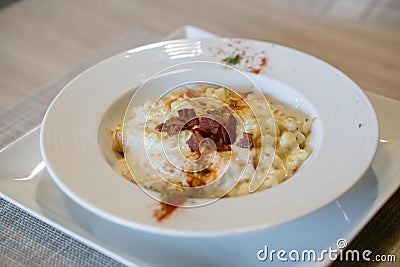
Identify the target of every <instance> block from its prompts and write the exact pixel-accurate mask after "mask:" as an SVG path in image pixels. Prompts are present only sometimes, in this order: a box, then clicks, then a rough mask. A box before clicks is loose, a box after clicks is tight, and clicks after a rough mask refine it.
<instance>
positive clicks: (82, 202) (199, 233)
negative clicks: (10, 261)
mask: <svg viewBox="0 0 400 267" xmlns="http://www.w3.org/2000/svg"><path fill="white" fill-rule="evenodd" d="M210 39H219V40H222V39H225V40H229V39H232V38H219V37H215V38H210ZM234 39H238V38H234ZM240 40H245V41H250V42H257V43H259V44H272V43H269V42H264V41H260V40H251V39H240ZM182 41H189V42H192V41H193V40H188V39H181V40H172V41H161V42H157V43H153V44H148V45H144V46H141V47H138V48H133V49H130V50H127V51H124V52H122V53H119V54H116V55H114V56H111V57H109V58H107V59H104V60H102V61H100V62H98V63H96V64H94V65H93V66H91V67H89V68H88V69H86V70H84V71H83V72H81V73H80V74H78V75H77V76H76V77H74V78H73V79H72V80H71V81H70V82H69V83H68V84H67V85H65V86H64V88H63V89H62V90H61V91H60V92H59V93H58V94H57V96H56V97H55V98H54V100H53V101H52V103H51V104H50V106H49V108H48V109H47V111H46V114H45V116H44V119H43V123H42V128H41V132H40V150H41V153H42V156H43V159H44V160H45V162H46V166H47V169H48V171H49V173H50V174H51V176H52V178H53V180H54V181H55V182H56V184H57V185H58V186H59V187H60V188H61V189H62V191H64V192H66V193H67V195H68V196H69V197H71V198H72V199H73V200H74V201H75V202H77V203H78V204H79V205H82V206H84V207H86V208H88V207H89V210H92V211H94V212H95V213H96V214H98V215H100V216H102V217H104V218H106V219H110V215H111V217H112V219H111V221H114V222H117V223H119V224H122V225H125V226H128V227H133V228H135V229H140V230H145V231H148V232H153V233H158V234H168V235H183V236H210V235H213V236H214V235H226V234H229V235H231V234H235V233H242V232H248V231H253V230H260V229H263V228H266V227H272V226H276V225H275V224H273V225H270V226H265V225H264V226H261V227H259V228H255V227H252V228H251V229H247V228H246V229H236V230H235V231H229V229H228V231H226V232H225V231H221V230H218V231H204V230H195V231H189V230H176V229H167V228H154V227H153V226H149V227H147V226H146V225H143V224H137V223H135V222H132V221H127V220H126V219H122V218H118V217H116V216H115V215H113V214H110V213H108V212H105V211H103V210H102V209H99V208H98V207H96V206H94V205H92V204H91V203H87V202H86V201H85V200H82V199H81V198H80V197H79V196H77V195H76V194H75V193H74V192H73V191H71V190H70V189H69V188H68V187H67V186H66V185H65V184H63V182H62V181H61V180H60V179H59V178H58V176H57V172H56V171H55V170H53V168H52V166H51V164H49V159H48V157H47V154H46V148H45V145H44V138H45V136H44V131H45V130H44V129H45V128H46V120H47V117H48V116H49V115H48V114H49V112H51V110H52V109H53V108H54V105H56V103H57V101H58V99H59V98H62V97H63V94H64V93H65V91H67V90H68V88H70V87H69V86H70V85H71V84H72V83H74V82H75V81H76V80H78V79H79V78H80V77H82V76H83V75H85V74H86V73H87V72H89V71H90V70H91V69H92V68H96V66H98V65H99V64H100V63H102V62H105V61H107V60H110V59H111V58H116V57H119V56H121V55H123V54H125V53H127V52H129V53H137V52H141V51H145V50H148V49H152V48H159V47H162V46H163V45H165V44H168V43H179V42H182ZM277 46H280V47H282V48H285V49H289V50H291V51H292V52H295V53H300V54H301V55H302V56H307V57H310V58H312V59H313V60H317V61H318V62H319V63H322V64H325V65H326V66H328V67H329V68H331V69H333V70H335V71H336V72H337V73H338V74H340V75H341V76H342V77H343V78H345V79H346V80H347V81H348V82H351V83H352V84H353V87H354V89H356V90H358V93H359V95H361V96H362V97H363V98H364V99H363V100H364V103H365V104H367V105H368V106H369V109H370V110H371V111H372V113H371V114H370V115H373V116H374V118H371V119H372V121H374V122H375V124H376V128H375V129H376V132H375V133H374V134H375V136H376V143H374V144H372V146H373V147H374V148H373V150H374V153H372V155H370V157H369V159H368V164H367V166H370V164H371V162H372V160H373V158H374V157H375V154H376V148H377V145H378V138H379V126H378V120H377V116H376V112H375V110H374V108H373V106H372V104H371V102H370V101H369V99H368V97H367V96H366V95H365V93H364V92H363V91H362V90H361V88H360V87H359V86H358V85H357V84H356V83H355V82H354V81H353V80H352V79H350V78H349V77H348V76H347V75H346V74H344V73H343V72H342V71H340V70H338V69H337V68H336V67H334V66H332V65H330V64H328V63H326V62H325V61H323V60H321V59H319V58H317V57H315V56H313V55H309V54H307V53H304V52H302V51H299V50H296V49H294V48H290V47H287V46H282V45H277ZM128 90H129V89H126V90H124V91H121V93H122V94H124V93H126V92H128ZM116 98H117V97H116ZM109 167H111V166H109ZM367 170H368V167H366V168H365V170H364V171H363V172H362V174H361V175H359V177H358V178H357V179H355V180H354V182H353V184H352V185H351V186H349V187H348V189H347V190H346V191H343V192H342V193H341V194H340V195H337V198H339V197H340V196H342V195H343V194H345V193H346V192H347V191H348V190H350V189H351V187H352V186H353V185H354V184H355V183H356V182H357V181H358V180H359V179H360V178H361V177H362V175H363V174H364V173H365V172H366V171H367ZM269 190H271V189H269ZM334 200H335V199H333V200H331V201H330V202H328V203H324V204H323V205H321V206H320V207H318V208H316V209H314V210H311V211H309V212H308V213H303V214H302V215H301V216H297V217H296V218H294V219H299V218H302V217H304V216H306V215H308V214H309V213H311V212H314V211H316V210H318V209H320V208H322V207H324V206H326V205H328V204H329V203H331V202H332V201H334ZM119 219H121V220H119ZM292 220H293V219H291V220H289V221H287V222H290V221H292ZM280 224H281V223H278V225H280Z"/></svg>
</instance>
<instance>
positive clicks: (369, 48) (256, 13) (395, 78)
mask: <svg viewBox="0 0 400 267" xmlns="http://www.w3.org/2000/svg"><path fill="white" fill-rule="evenodd" d="M0 4H1V3H0ZM0 6H1V5H0ZM186 24H191V25H194V26H197V27H201V28H204V29H206V30H209V31H211V32H213V33H215V34H218V35H220V36H227V37H240V38H250V39H258V40H264V41H269V42H274V43H279V44H283V45H286V46H290V47H293V48H295V49H298V50H301V51H304V52H307V53H310V54H312V55H314V56H317V57H319V58H321V59H323V60H325V61H327V62H328V63H330V64H332V65H334V66H335V67H337V68H338V69H340V70H342V71H343V72H344V73H346V74H347V75H348V76H349V77H351V78H352V79H353V80H354V81H355V82H356V83H358V84H359V85H360V87H362V88H363V89H365V90H368V91H371V92H375V93H378V94H381V95H385V96H388V97H391V98H394V99H397V100H400V75H399V74H400V1H399V0H362V1H361V0H352V1H349V0H281V1H278V0H269V1H266V0H247V1H228V0H217V1H213V0H203V1H192V0H186V1H179V0H168V1H161V0H160V1H155V0H146V1H145V0H114V1H95V0H86V1H80V0H69V1H60V0H41V1H38V0H22V1H16V2H14V3H12V4H9V5H7V6H5V7H3V8H2V9H0V96H1V97H0V118H4V116H3V117H2V115H4V114H6V113H7V112H9V111H10V110H13V109H15V107H16V106H18V105H19V106H20V107H22V108H24V106H25V105H26V103H28V102H29V99H31V98H32V97H33V96H35V97H37V96H38V95H39V96H40V95H41V94H43V93H45V92H46V91H48V90H50V88H54V86H61V85H62V84H63V83H65V82H66V81H68V79H70V78H71V77H73V76H74V75H75V74H77V73H79V72H80V71H81V70H83V69H84V68H86V67H88V66H89V65H91V64H93V63H95V62H96V61H98V60H100V59H102V58H104V57H107V56H109V55H111V54H114V53H116V52H119V51H123V50H125V49H128V48H130V47H132V46H136V45H140V44H145V43H149V42H154V41H157V40H160V38H161V37H163V36H165V35H167V34H168V33H170V32H171V31H172V30H174V29H176V28H178V27H180V26H182V25H186ZM30 108H32V107H30ZM5 123H6V122H4V121H0V126H1V125H5ZM28 130H29V129H28V128H24V129H23V130H20V131H19V133H22V132H23V131H28ZM16 137H17V134H15V138H16ZM9 140H11V139H9ZM1 145H2V146H4V145H5V144H4V143H2V144H1ZM399 198H400V196H399V192H397V193H396V194H395V195H394V197H393V198H392V199H391V200H390V201H389V203H388V204H387V205H386V206H385V207H384V208H383V209H382V210H381V211H380V212H379V213H378V215H377V216H376V217H375V218H374V220H373V221H372V222H371V223H370V224H368V226H367V227H366V228H365V229H364V230H363V232H362V233H361V234H360V235H359V236H358V237H357V238H356V240H354V241H353V243H352V244H351V246H352V247H354V248H359V247H364V246H367V245H368V244H369V245H371V246H373V247H374V248H377V249H378V250H380V251H382V252H384V253H386V254H390V253H392V254H393V253H394V254H396V253H397V257H400V255H399V251H400V229H399V227H397V225H396V224H385V223H383V221H385V220H387V219H392V218H397V219H398V214H399V213H400V212H399V210H400V208H399V205H396V203H399ZM396 216H397V217H396ZM382 218H383V219H382ZM379 233H384V234H385V235H384V236H382V235H380V234H379ZM371 235H372V237H373V238H371ZM371 239H375V241H373V240H371ZM0 242H1V237H0ZM377 242H378V243H377ZM0 261H1V251H0Z"/></svg>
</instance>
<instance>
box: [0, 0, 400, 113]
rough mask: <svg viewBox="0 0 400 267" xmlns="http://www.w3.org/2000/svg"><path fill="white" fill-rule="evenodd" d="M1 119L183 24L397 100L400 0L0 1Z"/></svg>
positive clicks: (399, 94) (399, 70)
mask: <svg viewBox="0 0 400 267" xmlns="http://www.w3.org/2000/svg"><path fill="white" fill-rule="evenodd" d="M0 7H1V9H0V88H1V89H0V90H1V95H2V97H1V98H0V112H1V111H4V110H6V109H8V108H10V106H11V105H14V104H15V103H16V102H18V101H19V100H20V99H21V97H23V96H25V95H30V94H34V93H36V92H38V91H40V90H43V89H45V88H48V87H49V86H52V85H54V84H55V83H57V82H58V81H60V80H61V79H63V78H64V79H65V77H66V76H68V75H70V76H73V73H78V72H79V71H80V70H82V69H84V68H85V67H87V66H88V65H90V64H93V63H94V62H96V61H98V60H100V59H101V58H104V57H107V56H109V55H111V54H114V53H117V52H119V51H122V50H124V49H128V48H131V47H133V46H137V45H142V44H145V43H149V42H155V41H158V40H160V39H161V38H162V37H165V36H166V35H167V34H168V33H170V32H171V31H173V30H174V29H176V28H177V27H180V26H182V25H184V24H191V25H194V26H198V27H202V28H204V29H206V30H208V31H211V32H214V33H216V34H218V35H221V36H229V37H240V38H252V39H260V40H265V41H270V42H275V43H279V44H283V45H287V46H290V47H293V48H296V49H299V50H302V51H305V52H308V53H310V54H312V55H315V56H317V57H319V58H321V59H323V60H326V61H327V62H329V63H330V64H332V65H334V66H336V67H338V68H339V69H341V70H342V71H344V72H345V73H346V74H347V75H349V76H350V77H351V78H352V79H354V80H355V81H356V82H357V83H358V84H359V85H360V86H361V87H362V88H364V89H366V90H370V91H377V90H378V91H379V93H381V94H384V95H386V96H389V97H393V98H397V99H400V92H399V91H400V89H399V88H400V75H398V73H400V60H399V59H400V0H269V1H268V0H246V1H230V0H216V1H214V0H202V1H198V0H196V1H193V0H185V1H179V0H164V1H163V0H158V1H157V0H113V1H105V0H83V1H81V0H69V1H61V0H19V1H12V0H1V1H0Z"/></svg>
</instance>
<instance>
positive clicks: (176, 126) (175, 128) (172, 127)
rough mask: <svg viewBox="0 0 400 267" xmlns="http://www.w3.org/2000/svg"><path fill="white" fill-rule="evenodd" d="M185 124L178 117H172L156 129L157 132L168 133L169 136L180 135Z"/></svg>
mask: <svg viewBox="0 0 400 267" xmlns="http://www.w3.org/2000/svg"><path fill="white" fill-rule="evenodd" d="M183 126H184V123H183V121H181V120H180V119H179V118H178V117H171V118H169V119H168V120H167V121H166V122H165V123H160V124H159V125H157V126H156V127H155V129H156V130H157V131H160V132H167V133H168V134H169V135H174V134H177V133H179V131H180V130H181V129H182V128H183Z"/></svg>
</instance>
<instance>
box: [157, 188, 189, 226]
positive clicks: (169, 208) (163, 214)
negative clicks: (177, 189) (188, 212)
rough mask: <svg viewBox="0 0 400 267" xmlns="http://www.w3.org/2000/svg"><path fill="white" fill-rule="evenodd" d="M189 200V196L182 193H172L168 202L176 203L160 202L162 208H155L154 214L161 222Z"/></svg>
mask: <svg viewBox="0 0 400 267" xmlns="http://www.w3.org/2000/svg"><path fill="white" fill-rule="evenodd" d="M186 200H187V197H185V196H181V195H172V196H170V197H168V202H172V203H174V205H171V204H167V203H163V202H160V208H159V209H156V210H154V213H153V216H154V217H155V218H156V219H157V222H161V221H163V220H164V219H166V218H167V217H168V216H170V215H171V214H172V212H173V211H174V210H176V209H177V208H178V206H179V205H182V204H183V203H184V202H185V201H186Z"/></svg>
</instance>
